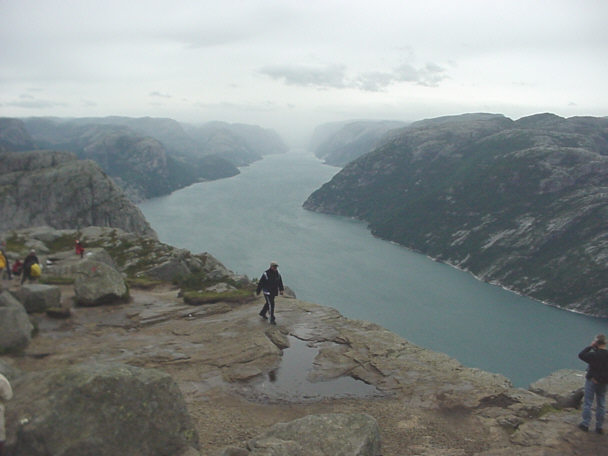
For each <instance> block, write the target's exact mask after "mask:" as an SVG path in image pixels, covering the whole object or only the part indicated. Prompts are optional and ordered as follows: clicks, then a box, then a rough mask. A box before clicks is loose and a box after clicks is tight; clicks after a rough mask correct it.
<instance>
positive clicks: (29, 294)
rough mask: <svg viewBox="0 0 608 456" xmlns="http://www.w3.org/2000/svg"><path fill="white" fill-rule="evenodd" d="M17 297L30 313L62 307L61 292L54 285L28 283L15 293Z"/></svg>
mask: <svg viewBox="0 0 608 456" xmlns="http://www.w3.org/2000/svg"><path fill="white" fill-rule="evenodd" d="M15 296H16V298H17V299H18V300H19V302H21V304H23V307H24V308H25V310H26V311H27V312H28V313H40V312H46V311H47V310H49V309H52V308H58V307H60V305H61V291H60V290H59V287H56V286H52V285H44V284H37V283H34V284H27V283H26V284H23V285H22V286H21V287H20V288H19V289H18V290H17V291H16V292H15Z"/></svg>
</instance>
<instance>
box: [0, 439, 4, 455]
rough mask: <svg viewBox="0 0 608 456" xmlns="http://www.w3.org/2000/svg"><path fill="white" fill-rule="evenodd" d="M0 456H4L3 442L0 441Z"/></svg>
mask: <svg viewBox="0 0 608 456" xmlns="http://www.w3.org/2000/svg"><path fill="white" fill-rule="evenodd" d="M0 456H4V441H3V440H0Z"/></svg>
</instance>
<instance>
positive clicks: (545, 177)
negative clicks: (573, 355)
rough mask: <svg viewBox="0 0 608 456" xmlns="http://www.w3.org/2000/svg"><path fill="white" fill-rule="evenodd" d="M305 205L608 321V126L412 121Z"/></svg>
mask: <svg viewBox="0 0 608 456" xmlns="http://www.w3.org/2000/svg"><path fill="white" fill-rule="evenodd" d="M304 207H305V208H307V209H311V210H316V211H320V212H327V213H334V214H341V215H347V216H354V217H358V218H360V219H363V220H366V221H368V222H369V223H370V227H371V229H372V230H373V232H374V234H376V235H378V236H380V237H383V238H386V239H391V240H394V241H397V242H399V243H401V244H403V245H405V246H408V247H410V248H412V249H415V250H418V251H421V252H423V253H425V254H428V255H430V256H432V257H434V258H437V259H439V260H441V261H444V262H447V263H450V264H452V265H455V266H458V267H460V268H462V269H465V270H468V271H471V272H473V273H474V274H475V275H477V276H478V277H480V278H482V279H483V280H485V281H488V282H492V283H498V284H501V285H503V286H506V287H508V288H511V289H513V290H516V291H518V292H521V293H524V294H526V295H528V296H531V297H534V298H536V299H539V300H543V301H546V302H549V303H552V304H555V305H558V306H560V307H564V308H567V309H571V310H576V311H580V312H583V313H586V314H590V315H597V316H602V317H608V284H607V281H606V278H607V277H608V231H607V230H606V227H607V226H608V119H605V118H603V119H598V118H572V119H563V118H560V117H558V116H554V115H550V114H544V115H538V116H532V117H528V118H524V119H520V120H518V121H517V122H513V121H512V120H510V119H507V118H505V117H503V116H496V115H465V116H457V117H448V118H440V119H431V120H428V121H423V122H420V123H416V124H412V125H411V126H410V127H407V128H405V129H404V130H403V131H402V132H401V134H400V135H399V136H397V137H395V138H392V139H391V140H390V141H388V142H386V143H384V144H382V145H381V146H380V147H378V148H377V149H375V150H374V151H373V152H371V153H370V154H367V155H365V156H363V157H361V158H360V159H358V160H356V161H355V162H353V163H351V164H349V165H348V166H347V167H346V168H344V170H342V172H340V173H338V174H337V175H336V176H335V177H334V178H333V179H332V180H331V181H330V182H329V183H327V184H325V185H324V186H323V187H322V188H321V189H319V190H317V191H316V192H315V193H313V194H312V195H311V196H310V197H309V199H308V200H307V201H306V202H305V203H304Z"/></svg>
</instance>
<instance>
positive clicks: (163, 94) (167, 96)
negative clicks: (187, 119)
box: [149, 90, 171, 98]
mask: <svg viewBox="0 0 608 456" xmlns="http://www.w3.org/2000/svg"><path fill="white" fill-rule="evenodd" d="M149 95H150V96H151V97H160V98H171V95H169V94H168V93H161V92H159V91H157V90H155V91H154V92H150V94H149Z"/></svg>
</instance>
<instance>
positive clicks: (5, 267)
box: [0, 241, 12, 280]
mask: <svg viewBox="0 0 608 456" xmlns="http://www.w3.org/2000/svg"><path fill="white" fill-rule="evenodd" d="M5 276H6V277H8V280H11V279H12V276H11V264H10V263H9V261H8V256H7V255H6V242H5V241H2V244H0V278H2V279H4V277H5Z"/></svg>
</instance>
